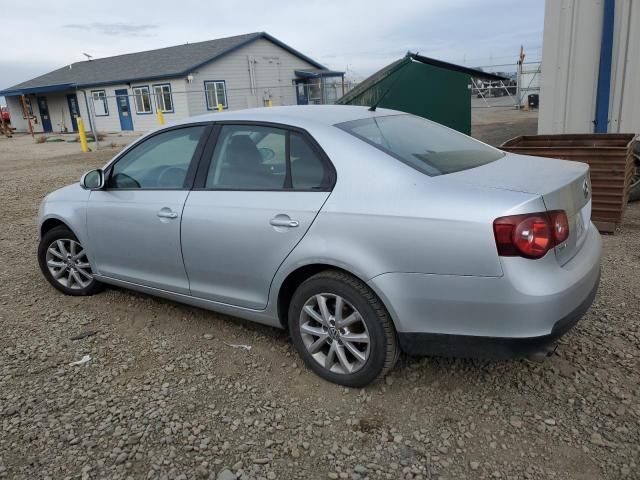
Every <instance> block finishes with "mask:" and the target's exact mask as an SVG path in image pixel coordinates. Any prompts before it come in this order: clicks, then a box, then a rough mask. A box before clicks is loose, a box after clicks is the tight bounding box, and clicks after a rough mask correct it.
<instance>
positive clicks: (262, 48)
mask: <svg viewBox="0 0 640 480" xmlns="http://www.w3.org/2000/svg"><path fill="white" fill-rule="evenodd" d="M251 58H252V59H253V61H254V70H255V83H256V84H255V88H254V90H253V92H252V91H251V81H250V75H249V61H250V59H251ZM305 68H315V67H314V66H313V65H311V64H310V63H309V62H307V61H305V60H303V59H302V58H299V57H298V56H296V55H293V54H292V53H290V52H288V51H287V50H285V49H284V48H281V47H279V46H278V45H275V44H274V43H272V42H270V41H269V40H265V39H262V38H261V39H258V40H256V41H254V42H251V43H250V44H248V45H245V46H243V47H241V48H239V49H238V50H236V51H234V52H233V53H230V54H229V55H226V56H224V57H222V58H220V59H218V60H215V61H214V62H211V63H209V64H206V65H204V66H202V67H200V68H198V69H197V70H195V71H193V72H191V75H193V81H192V82H191V84H188V90H189V92H190V93H189V95H188V107H189V113H190V115H201V114H203V113H207V112H208V111H207V103H206V98H205V93H204V82H205V81H208V80H224V81H225V82H226V87H227V99H228V100H227V101H228V104H229V110H240V109H243V108H253V107H262V106H265V105H266V101H267V100H268V99H269V98H271V100H272V102H273V105H274V106H276V105H295V104H296V95H295V89H294V86H293V80H294V79H295V78H296V76H295V73H294V72H295V70H299V69H305Z"/></svg>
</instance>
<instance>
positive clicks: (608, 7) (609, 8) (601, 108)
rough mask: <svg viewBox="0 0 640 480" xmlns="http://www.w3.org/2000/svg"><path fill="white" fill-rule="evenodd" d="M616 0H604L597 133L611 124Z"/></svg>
mask: <svg viewBox="0 0 640 480" xmlns="http://www.w3.org/2000/svg"><path fill="white" fill-rule="evenodd" d="M615 8H616V7H615V0H604V13H603V16H602V39H601V41H600V67H599V69H598V89H597V94H596V118H595V120H594V121H593V124H594V131H595V133H607V127H608V126H609V97H610V95H611V57H612V56H613V22H614V19H615Z"/></svg>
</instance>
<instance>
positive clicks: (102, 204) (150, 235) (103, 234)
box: [87, 125, 209, 294]
mask: <svg viewBox="0 0 640 480" xmlns="http://www.w3.org/2000/svg"><path fill="white" fill-rule="evenodd" d="M208 129H209V127H207V126H202V125H200V126H189V127H182V128H173V129H170V130H164V131H162V132H159V133H157V134H155V135H153V136H151V137H149V138H148V139H146V140H144V141H143V142H141V143H139V144H137V145H135V146H134V147H133V148H132V149H130V150H129V151H127V152H126V153H125V154H124V155H123V156H121V157H120V158H119V159H118V160H117V161H116V163H115V164H113V165H112V166H110V167H109V169H108V171H107V172H106V177H107V183H106V187H105V188H104V189H103V190H98V191H92V192H91V195H90V197H89V202H88V210H87V229H88V235H89V243H90V244H91V249H92V251H91V253H92V256H93V258H94V261H95V264H96V265H95V266H96V270H97V273H98V274H99V275H103V276H106V277H110V278H114V279H118V280H124V281H127V282H131V283H135V284H139V285H144V286H148V287H153V288H159V289H162V290H169V291H172V292H177V293H182V294H188V293H189V283H188V280H187V275H186V272H185V269H184V264H183V261H182V253H181V251H180V222H181V221H182V209H183V207H184V202H185V200H186V198H187V196H188V194H189V180H188V178H190V177H191V175H190V174H189V172H190V171H191V170H190V168H193V166H192V161H193V159H194V158H196V157H197V156H198V155H199V154H198V153H196V152H199V150H198V149H197V147H198V144H199V142H200V139H201V138H203V137H204V132H205V131H208ZM194 166H195V165H194Z"/></svg>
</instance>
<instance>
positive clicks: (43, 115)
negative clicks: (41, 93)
mask: <svg viewBox="0 0 640 480" xmlns="http://www.w3.org/2000/svg"><path fill="white" fill-rule="evenodd" d="M38 109H39V110H40V120H41V121H42V131H43V132H52V131H53V129H52V128H51V118H50V117H49V105H48V104H47V97H38Z"/></svg>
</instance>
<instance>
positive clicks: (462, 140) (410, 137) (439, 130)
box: [335, 115, 504, 177]
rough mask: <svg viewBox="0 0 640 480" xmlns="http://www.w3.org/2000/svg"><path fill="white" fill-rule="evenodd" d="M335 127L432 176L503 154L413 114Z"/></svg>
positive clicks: (485, 162)
mask: <svg viewBox="0 0 640 480" xmlns="http://www.w3.org/2000/svg"><path fill="white" fill-rule="evenodd" d="M335 126H336V127H338V128H340V129H342V130H344V131H345V132H347V133H350V134H351V135H353V136H354V137H357V138H359V139H361V140H364V141H365V142H367V143H369V144H370V145H373V146H374V147H376V148H379V149H380V150H382V151H383V152H385V153H388V154H389V155H391V156H392V157H395V158H397V159H398V160H400V161H402V162H404V163H406V164H407V165H409V166H411V167H413V168H415V169H416V170H418V171H420V172H422V173H424V174H426V175H429V176H432V177H434V176H437V175H445V174H447V173H454V172H459V171H461V170H467V169H469V168H474V167H479V166H480V165H485V164H487V163H490V162H493V161H495V160H498V159H499V158H502V157H503V156H504V152H502V151H501V150H498V149H496V148H493V147H490V146H489V145H485V144H484V143H481V142H479V141H477V140H474V139H473V138H470V137H467V136H466V135H463V134H462V133H459V132H456V131H455V130H451V129H450V128H447V127H443V126H442V125H439V124H437V123H434V122H430V121H429V120H425V119H424V118H421V117H416V116H414V115H388V116H380V117H370V118H363V119H361V120H354V121H351V122H344V123H338V124H336V125H335Z"/></svg>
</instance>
